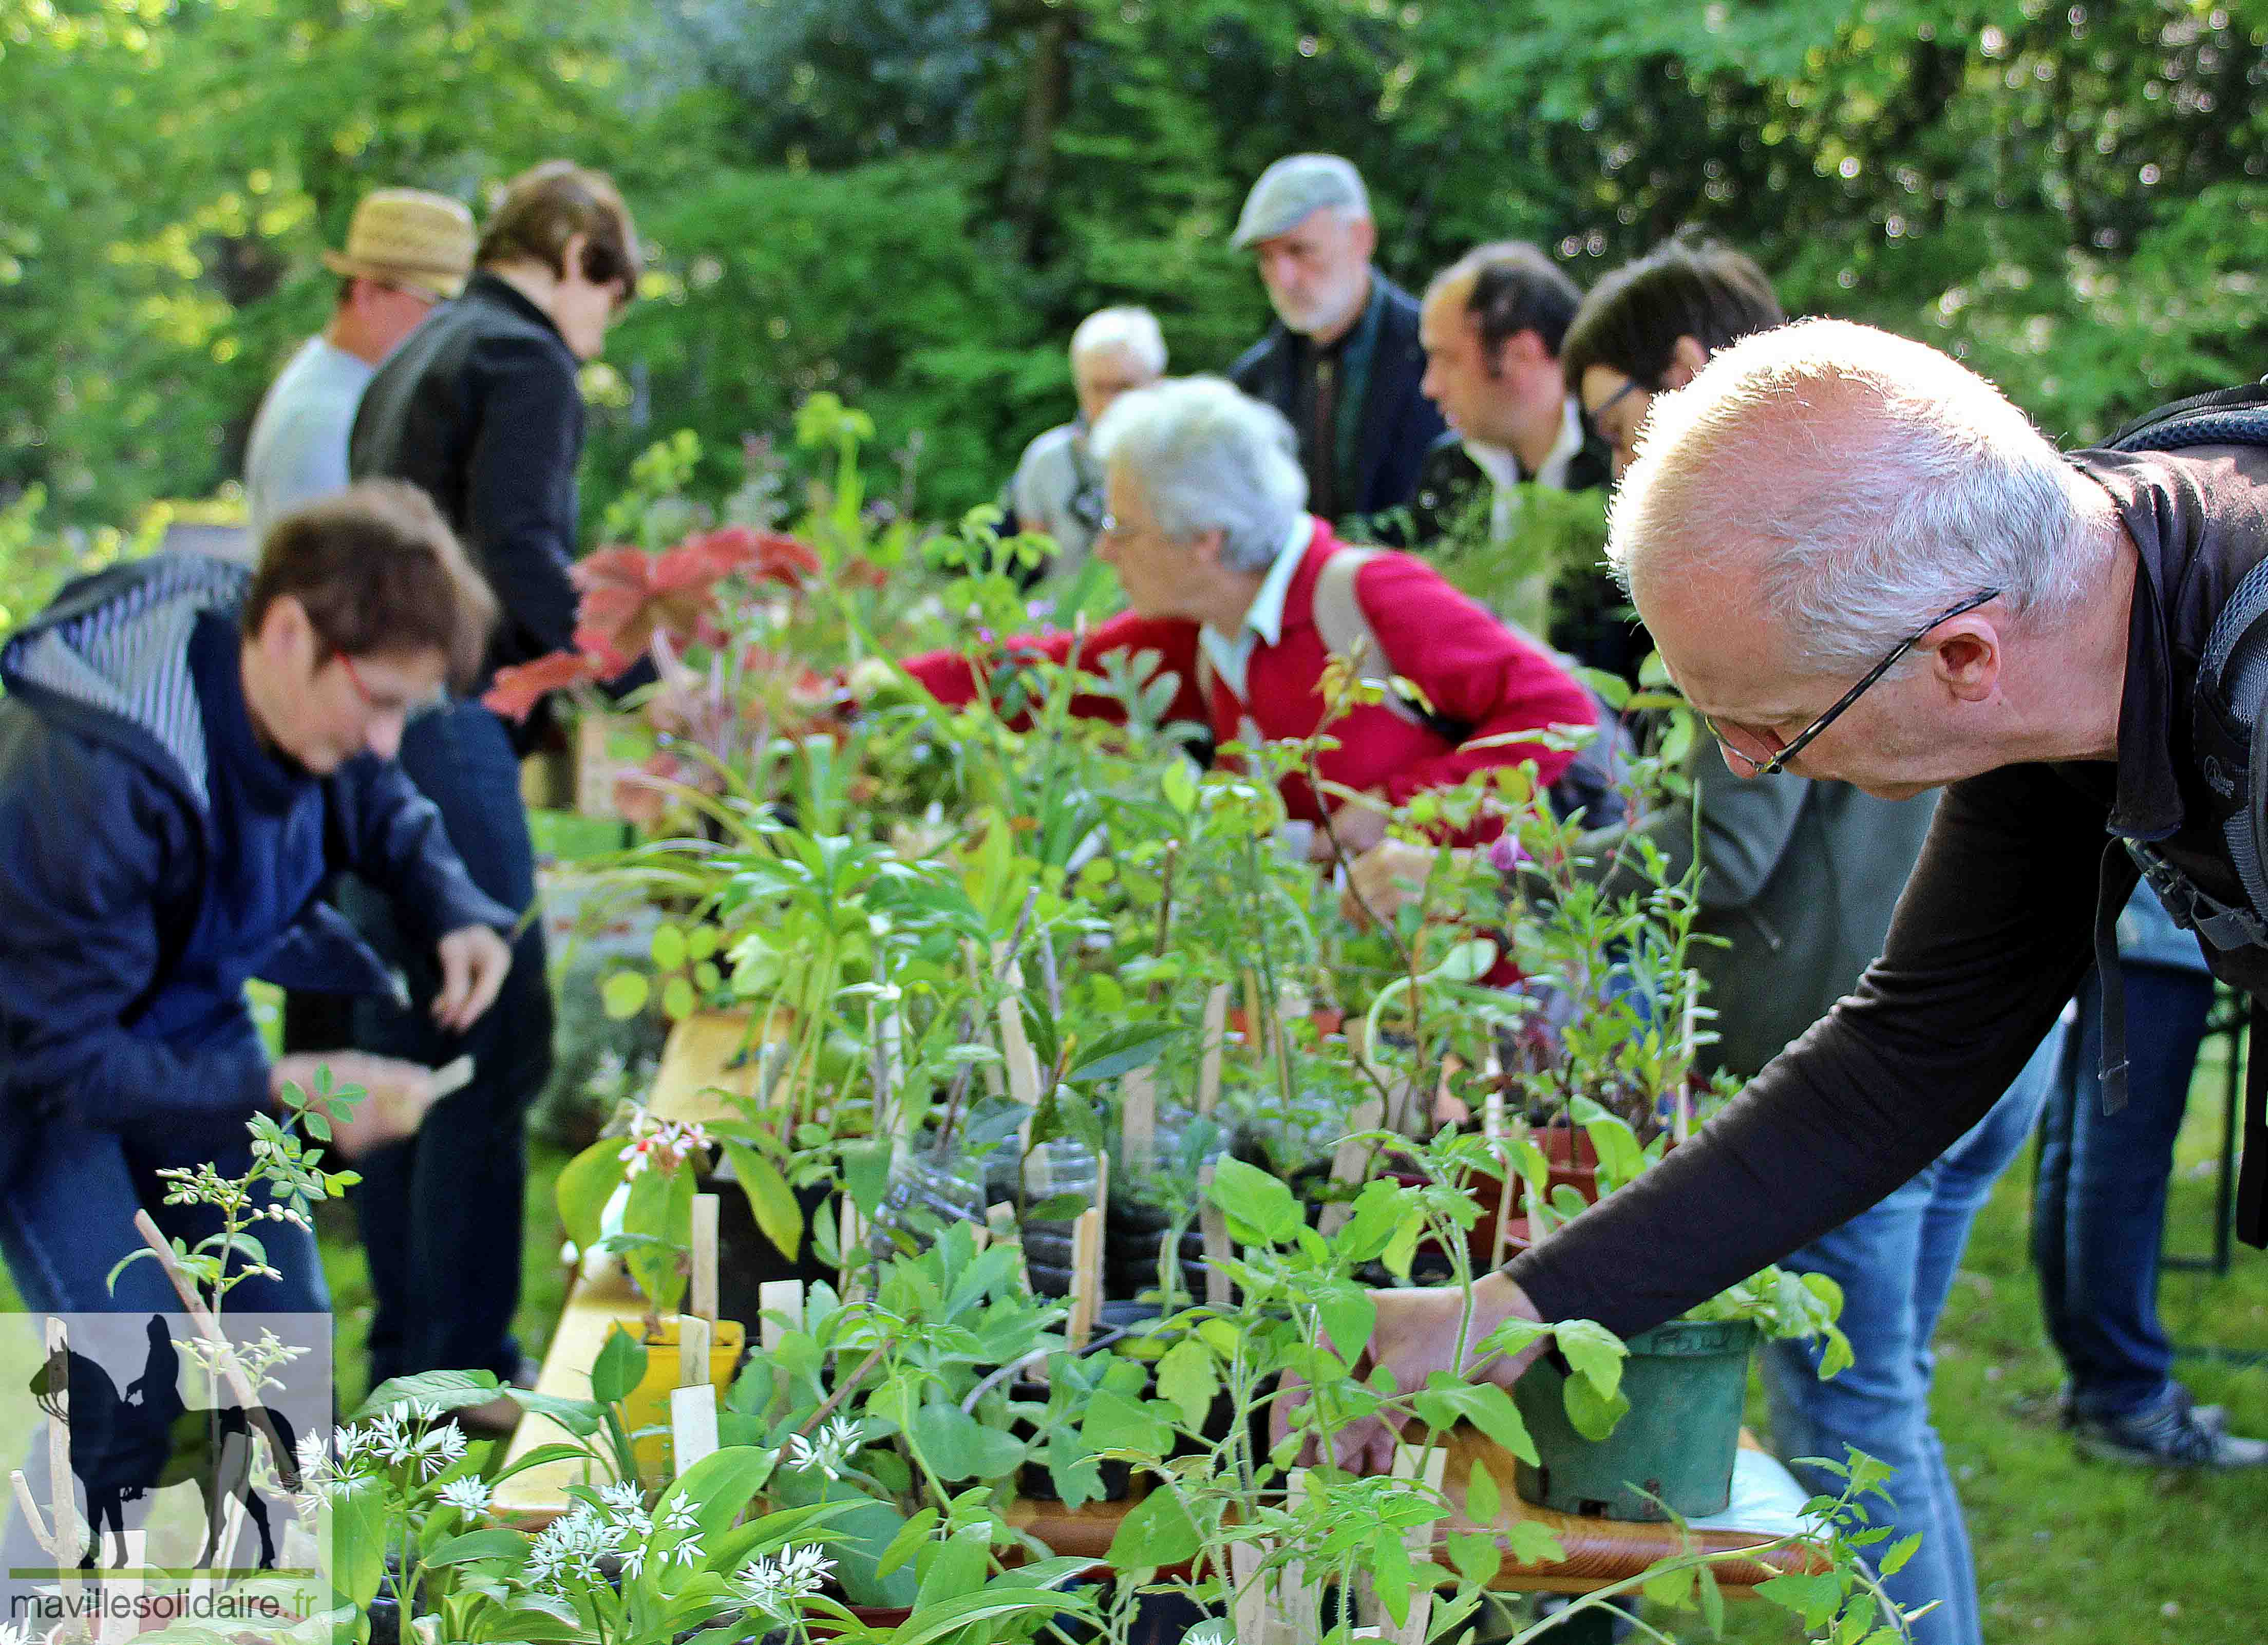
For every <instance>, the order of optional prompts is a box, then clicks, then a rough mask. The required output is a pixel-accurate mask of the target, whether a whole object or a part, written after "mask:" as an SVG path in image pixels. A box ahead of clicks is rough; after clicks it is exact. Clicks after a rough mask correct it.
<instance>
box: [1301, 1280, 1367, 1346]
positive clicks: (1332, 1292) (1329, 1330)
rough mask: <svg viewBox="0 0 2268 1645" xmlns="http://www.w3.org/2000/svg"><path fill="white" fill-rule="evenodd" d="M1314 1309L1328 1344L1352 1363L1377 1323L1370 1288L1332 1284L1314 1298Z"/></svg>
mask: <svg viewBox="0 0 2268 1645" xmlns="http://www.w3.org/2000/svg"><path fill="white" fill-rule="evenodd" d="M1315 1311H1316V1313H1317V1314H1318V1315H1319V1316H1320V1317H1322V1322H1323V1331H1324V1333H1325V1334H1326V1335H1327V1336H1329V1338H1330V1339H1331V1346H1332V1347H1333V1348H1334V1349H1336V1350H1337V1353H1338V1354H1339V1356H1340V1357H1341V1358H1342V1359H1344V1360H1345V1361H1347V1362H1348V1363H1349V1364H1352V1363H1353V1362H1354V1359H1355V1356H1356V1355H1358V1354H1360V1353H1361V1352H1362V1350H1363V1347H1364V1346H1365V1345H1366V1344H1367V1343H1368V1342H1369V1341H1370V1333H1371V1329H1372V1327H1373V1326H1374V1325H1376V1324H1378V1304H1377V1303H1375V1302H1372V1301H1371V1300H1370V1292H1369V1291H1368V1290H1367V1289H1366V1287H1362V1286H1359V1285H1335V1286H1333V1287H1331V1288H1330V1289H1329V1291H1328V1292H1326V1293H1325V1294H1324V1295H1322V1296H1321V1297H1319V1298H1317V1299H1316V1303H1315Z"/></svg>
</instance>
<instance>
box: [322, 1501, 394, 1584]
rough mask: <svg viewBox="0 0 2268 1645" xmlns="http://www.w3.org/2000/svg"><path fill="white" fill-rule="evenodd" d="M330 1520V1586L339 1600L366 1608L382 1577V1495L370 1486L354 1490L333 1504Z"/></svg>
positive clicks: (385, 1526)
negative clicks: (336, 1592) (337, 1593)
mask: <svg viewBox="0 0 2268 1645" xmlns="http://www.w3.org/2000/svg"><path fill="white" fill-rule="evenodd" d="M330 1516H331V1527H330V1528H331V1551H330V1560H331V1586H332V1587H334V1588H335V1589H336V1590H338V1592H339V1597H341V1598H342V1599H349V1600H351V1601H353V1602H354V1604H357V1606H367V1605H368V1604H370V1602H371V1601H372V1599H374V1598H376V1597H378V1585H379V1582H382V1581H383V1580H384V1579H385V1576H386V1546H387V1537H388V1534H389V1532H390V1531H391V1521H390V1520H389V1519H388V1517H387V1511H386V1493H385V1492H384V1491H383V1490H382V1489H380V1488H379V1486H377V1485H376V1484H373V1483H368V1482H365V1483H364V1484H362V1485H359V1486H356V1487H355V1488H353V1489H352V1490H350V1491H347V1492H345V1493H343V1494H341V1495H340V1496H338V1497H336V1498H335V1499H334V1500H333V1501H332V1503H331V1509H330Z"/></svg>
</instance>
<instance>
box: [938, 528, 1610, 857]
mask: <svg viewBox="0 0 2268 1645" xmlns="http://www.w3.org/2000/svg"><path fill="white" fill-rule="evenodd" d="M1341 546H1342V545H1341V544H1340V542H1339V541H1338V539H1337V537H1335V536H1334V535H1332V534H1331V530H1330V527H1329V526H1327V525H1325V524H1323V523H1322V521H1320V520H1318V521H1317V522H1316V523H1315V531H1314V537H1313V539H1312V540H1311V541H1310V542H1309V543H1308V545H1307V554H1306V556H1305V557H1303V558H1302V559H1301V561H1300V569H1299V571H1298V572H1295V573H1294V574H1293V576H1292V582H1291V586H1290V587H1289V588H1288V589H1287V590H1286V591H1285V597H1284V625H1283V630H1282V633H1281V637H1280V638H1278V641H1277V643H1276V644H1275V645H1256V646H1255V647H1254V649H1253V653H1252V657H1251V660H1250V662H1249V664H1248V667H1247V668H1246V670H1245V684H1246V687H1247V690H1248V692H1249V697H1248V700H1240V699H1239V698H1238V697H1237V696H1236V695H1235V693H1234V692H1233V691H1231V690H1229V688H1228V685H1227V682H1226V681H1224V680H1222V679H1221V678H1220V676H1219V674H1218V672H1216V671H1212V670H1208V671H1207V673H1208V675H1209V676H1210V678H1211V683H1212V690H1211V700H1210V701H1206V700H1204V699H1203V698H1201V697H1200V695H1199V692H1198V689H1197V657H1198V645H1197V633H1198V625H1197V623H1193V622H1190V621H1189V620H1188V619H1186V618H1167V619H1150V618H1145V617H1141V616H1136V615H1135V614H1134V613H1133V612H1130V611H1129V612H1125V613H1123V614H1122V615H1120V616H1116V617H1113V618H1111V619H1110V621H1108V623H1103V624H1102V625H1101V627H1100V628H1097V629H1095V630H1094V631H1091V632H1090V633H1089V634H1088V635H1087V637H1086V644H1085V645H1084V646H1083V647H1082V648H1081V651H1080V657H1081V660H1082V661H1086V660H1099V659H1101V658H1102V657H1105V656H1108V654H1109V653H1113V652H1136V651H1145V650H1147V651H1155V652H1157V653H1159V654H1160V659H1161V660H1160V665H1159V666H1160V668H1161V669H1162V670H1165V671H1167V672H1170V673H1173V674H1175V675H1178V676H1180V681H1181V689H1180V690H1179V691H1178V692H1177V693H1176V695H1175V698H1174V703H1173V706H1172V708H1171V709H1170V710H1169V711H1168V712H1167V718H1169V719H1191V720H1197V721H1199V722H1201V723H1204V724H1206V725H1209V726H1211V728H1212V734H1213V737H1214V739H1215V740H1216V741H1219V742H1228V741H1236V740H1239V739H1248V733H1247V732H1246V730H1245V728H1244V725H1243V722H1244V720H1245V719H1246V718H1247V717H1249V718H1250V719H1251V720H1252V722H1253V725H1254V727H1256V728H1257V730H1258V731H1259V734H1260V735H1261V737H1262V738H1263V739H1268V740H1271V741H1272V740H1275V739H1278V738H1285V737H1306V736H1307V735H1309V734H1312V733H1313V732H1314V729H1315V727H1316V726H1317V724H1318V723H1319V722H1320V721H1321V720H1322V717H1323V700H1322V694H1321V692H1320V691H1319V690H1317V686H1318V683H1319V682H1321V680H1322V674H1323V667H1324V665H1325V664H1326V663H1327V662H1328V661H1329V653H1328V652H1327V651H1326V650H1325V648H1324V645H1323V641H1322V635H1321V634H1320V633H1318V632H1317V631H1316V628H1315V617H1314V604H1315V599H1314V594H1315V579H1316V576H1317V575H1318V573H1320V572H1322V566H1323V562H1324V561H1325V560H1327V559H1329V557H1331V556H1332V555H1333V554H1334V553H1336V552H1337V550H1338V549H1339V548H1340V547H1341ZM1355 597H1356V598H1357V599H1358V600H1359V601H1360V602H1361V604H1362V609H1363V615H1364V616H1366V617H1368V618H1369V619H1370V626H1371V629H1372V631H1373V632H1374V633H1375V634H1376V635H1377V636H1378V644H1379V647H1380V649H1381V650H1382V651H1383V652H1384V653H1386V660H1387V661H1388V663H1389V664H1390V665H1391V666H1392V668H1393V669H1394V672H1395V673H1396V674H1398V675H1403V677H1404V678H1406V679H1409V680H1410V681H1412V682H1415V683H1416V684H1417V685H1418V688H1419V689H1420V690H1423V691H1424V692H1425V696H1426V698H1427V700H1428V701H1430V702H1431V703H1432V705H1433V707H1434V708H1435V710H1436V711H1438V712H1439V713H1440V715H1441V717H1442V718H1444V719H1450V720H1454V721H1456V722H1458V723H1460V724H1462V725H1466V726H1469V727H1471V728H1472V729H1471V730H1470V732H1469V734H1468V737H1469V741H1468V742H1467V743H1466V744H1465V745H1463V746H1458V745H1454V744H1452V743H1450V742H1449V741H1447V739H1446V738H1443V737H1440V736H1438V735H1436V734H1434V733H1433V732H1432V731H1431V730H1428V729H1427V728H1426V727H1423V726H1414V725H1411V724H1410V722H1409V721H1408V720H1405V719H1403V718H1402V717H1401V716H1400V715H1398V714H1396V713H1395V712H1393V711H1392V710H1391V709H1388V708H1386V707H1384V706H1366V707H1361V708H1357V709H1355V710H1353V711H1352V712H1350V713H1348V714H1346V715H1345V716H1344V717H1343V718H1342V719H1339V720H1337V722H1335V723H1334V724H1333V725H1332V726H1331V727H1330V734H1331V735H1332V736H1334V737H1336V738H1337V739H1338V744H1339V746H1338V747H1337V748H1336V749H1326V750H1325V751H1324V752H1323V754H1322V756H1321V757H1320V758H1319V760H1318V761H1317V765H1318V767H1319V769H1320V770H1321V771H1322V775H1323V777H1324V778H1325V779H1326V780H1327V781H1329V782H1335V783H1340V784H1344V786H1346V787H1348V788H1351V789H1355V790H1357V791H1363V790H1368V789H1373V788H1375V789H1378V790H1380V791H1381V792H1382V793H1384V794H1385V795H1386V797H1387V798H1388V800H1392V801H1393V802H1394V803H1395V804H1396V805H1400V804H1402V803H1403V801H1405V800H1408V799H1409V798H1410V796H1411V795H1412V794H1415V793H1419V792H1421V791H1422V790H1425V789H1427V788H1446V787H1450V786H1454V785H1455V784H1457V783H1460V782H1462V781H1463V780H1464V779H1465V778H1467V777H1469V776H1470V775H1471V774H1472V773H1473V772H1475V771H1484V770H1486V769H1487V768H1488V767H1490V766H1492V765H1517V764H1519V763H1521V761H1523V760H1534V761H1535V766H1536V771H1537V774H1538V776H1539V778H1540V779H1541V780H1542V782H1543V783H1544V784H1546V785H1549V784H1550V783H1551V782H1553V781H1555V780H1557V778H1558V776H1559V774H1560V772H1562V771H1565V769H1566V767H1567V764H1568V763H1569V762H1570V761H1571V760H1572V759H1573V758H1574V756H1573V754H1572V752H1569V751H1566V750H1562V749H1546V748H1544V747H1543V746H1541V745H1540V744H1537V743H1534V742H1507V743H1502V744H1499V745H1497V746H1494V747H1490V748H1474V747H1472V746H1470V745H1471V743H1472V742H1476V741H1483V740H1484V739H1487V738H1491V737H1497V736H1502V735H1505V734H1508V733H1509V734H1519V733H1522V732H1535V731H1539V730H1541V729H1543V728H1544V727H1550V726H1558V725H1573V726H1587V725H1589V724H1591V723H1592V720H1593V716H1594V711H1593V708H1592V704H1591V699H1590V696H1589V694H1588V693H1587V691H1586V690H1584V689H1583V687H1582V686H1581V684H1580V683H1579V682H1577V681H1576V680H1575V678H1574V677H1573V676H1572V675H1570V674H1568V672H1567V671H1566V670H1565V668H1561V667H1560V665H1559V664H1558V662H1557V660H1554V659H1553V658H1552V657H1551V656H1550V655H1549V654H1548V653H1545V652H1544V651H1543V650H1542V649H1541V648H1539V647H1538V646H1536V645H1534V644H1532V643H1530V642H1529V641H1528V640H1525V639H1522V638H1521V637H1520V636H1518V635H1516V634H1514V633H1513V631H1511V630H1509V629H1507V628H1506V627H1505V625H1504V624H1503V623H1499V622H1498V621H1497V620H1496V618H1494V617H1493V616H1490V615H1489V614H1488V613H1487V612H1486V611H1484V610H1483V609H1481V608H1480V607H1479V606H1477V605H1476V604H1474V603H1473V601H1470V600H1468V599H1466V598H1465V596H1464V595H1462V594H1459V593H1458V592H1457V591H1456V590H1455V589H1454V588H1452V587H1450V586H1449V585H1448V584H1447V583H1446V582H1444V581H1442V580H1441V578H1440V574H1439V573H1438V572H1435V571H1434V570H1433V568H1432V566H1430V565H1428V564H1425V561H1423V560H1420V559H1416V558H1413V557H1411V556H1410V555H1407V554H1380V555H1378V556H1377V557H1375V558H1373V559H1372V560H1371V561H1370V562H1369V564H1366V565H1365V566H1364V567H1363V568H1362V570H1361V571H1360V572H1359V573H1358V574H1357V575H1356V578H1355ZM1071 643H1072V637H1071V635H1069V634H1062V633H1056V634H1048V635H1044V636H1042V637H1039V638H1032V639H1019V640H1015V641H1012V642H1010V644H1011V647H1012V648H1013V649H1014V650H1019V651H1025V652H1030V653H1041V654H1043V655H1045V656H1047V657H1049V658H1050V659H1052V660H1055V661H1057V662H1063V661H1064V660H1066V659H1067V658H1068V657H1069V656H1070V653H1071ZM906 670H907V672H908V673H909V674H911V675H913V676H914V678H915V679H917V680H918V681H920V682H921V683H922V684H923V685H924V687H926V688H927V689H928V690H929V691H930V692H931V693H932V695H933V696H935V697H937V698H938V700H939V701H940V702H943V703H946V704H955V705H958V704H962V703H967V702H969V701H972V700H974V698H975V697H976V695H977V692H978V690H979V685H980V679H981V677H982V676H980V675H979V674H978V673H977V671H976V668H975V667H974V666H973V665H972V664H971V663H970V661H969V660H968V659H967V658H966V657H963V656H961V655H959V654H957V653H952V652H932V653H927V654H926V655H924V656H920V657H916V658H914V659H912V660H910V661H909V662H908V663H907V664H906ZM1073 707H1074V709H1075V711H1076V712H1080V713H1086V714H1107V713H1111V712H1116V704H1113V703H1112V702H1111V701H1110V700H1109V699H1108V698H1107V697H1080V698H1079V699H1078V700H1077V701H1076V702H1075V703H1074V704H1073ZM1283 794H1284V803H1285V808H1287V809H1288V810H1289V811H1290V813H1291V815H1292V816H1294V817H1296V818H1300V819H1301V820H1304V821H1306V822H1321V821H1322V808H1321V807H1320V806H1319V804H1318V803H1317V799H1316V795H1315V793H1314V790H1313V789H1312V788H1311V786H1309V785H1308V783H1307V780H1306V779H1305V778H1300V777H1297V776H1293V777H1287V778H1285V780H1284V784H1283ZM1498 831H1499V828H1498V827H1497V826H1496V825H1488V826H1484V827H1483V828H1480V829H1477V830H1473V831H1472V832H1471V833H1469V834H1468V835H1465V836H1461V837H1459V838H1458V839H1457V840H1456V841H1455V842H1454V843H1456V844H1461V845H1465V844H1474V843H1477V842H1479V841H1483V840H1485V839H1488V838H1490V837H1493V836H1494V835H1495V834H1496V833H1497V832H1498Z"/></svg>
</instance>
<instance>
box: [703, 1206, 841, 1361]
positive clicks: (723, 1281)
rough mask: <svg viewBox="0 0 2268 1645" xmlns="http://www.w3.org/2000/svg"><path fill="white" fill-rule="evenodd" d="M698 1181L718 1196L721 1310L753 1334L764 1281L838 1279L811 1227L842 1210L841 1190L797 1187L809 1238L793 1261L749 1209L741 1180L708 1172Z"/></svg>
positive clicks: (719, 1309)
mask: <svg viewBox="0 0 2268 1645" xmlns="http://www.w3.org/2000/svg"><path fill="white" fill-rule="evenodd" d="M697 1186H698V1188H699V1190H700V1191H701V1192H703V1193H704V1194H715V1195H716V1196H717V1198H718V1206H717V1311H718V1314H720V1315H722V1316H723V1317H725V1318H726V1319H737V1320H740V1322H741V1323H742V1324H746V1325H747V1326H748V1327H749V1332H748V1334H749V1335H750V1337H752V1338H753V1337H754V1336H755V1321H756V1317H757V1315H758V1314H759V1313H761V1312H762V1305H761V1302H760V1301H759V1297H760V1295H761V1294H760V1292H759V1290H758V1287H761V1286H762V1285H764V1284H766V1283H768V1282H770V1281H771V1280H801V1281H802V1282H803V1283H804V1284H805V1285H807V1286H808V1285H813V1284H816V1283H817V1282H818V1281H820V1280H828V1281H830V1282H831V1281H832V1280H834V1278H835V1270H834V1269H832V1268H830V1267H828V1265H826V1264H824V1263H822V1262H821V1261H820V1260H819V1259H818V1258H816V1257H815V1256H814V1254H813V1252H812V1248H811V1230H812V1229H813V1228H817V1227H818V1226H819V1225H820V1222H821V1220H822V1219H824V1218H828V1217H834V1216H837V1215H839V1214H840V1213H839V1211H838V1210H837V1206H836V1192H835V1191H834V1190H832V1189H830V1188H828V1186H827V1185H826V1184H823V1183H814V1184H812V1185H811V1186H810V1187H807V1188H799V1189H797V1190H796V1191H795V1202H796V1204H797V1205H799V1206H802V1207H803V1226H804V1240H803V1247H802V1249H801V1250H799V1252H798V1253H797V1255H796V1258H795V1260H794V1261H792V1262H791V1261H790V1260H789V1259H788V1256H787V1253H786V1252H785V1251H784V1250H781V1249H780V1248H779V1247H778V1246H777V1245H775V1244H773V1243H772V1242H771V1240H770V1237H769V1236H767V1235H766V1234H765V1233H764V1231H763V1230H762V1228H758V1227H757V1226H756V1216H755V1212H753V1211H751V1210H749V1209H748V1197H747V1194H745V1193H743V1192H742V1191H741V1190H740V1184H738V1183H736V1182H730V1181H725V1180H722V1179H720V1178H718V1177H703V1178H702V1179H701V1180H700V1182H699V1184H697Z"/></svg>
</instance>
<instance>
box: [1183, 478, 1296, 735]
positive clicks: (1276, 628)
mask: <svg viewBox="0 0 2268 1645" xmlns="http://www.w3.org/2000/svg"><path fill="white" fill-rule="evenodd" d="M1314 539H1315V518H1314V515H1312V514H1302V515H1300V518H1299V519H1298V520H1295V521H1293V522H1292V529H1291V530H1290V531H1289V532H1288V533H1286V534H1285V538H1284V546H1283V547H1282V548H1280V549H1278V550H1276V560H1275V563H1274V564H1271V565H1270V566H1269V568H1268V575H1267V576H1266V577H1265V578H1263V579H1262V580H1261V584H1260V592H1259V593H1258V594H1255V595H1253V596H1252V603H1251V604H1250V605H1249V606H1247V607H1246V608H1245V611H1244V622H1243V624H1242V625H1241V627H1240V628H1238V630H1237V631H1236V638H1233V639H1230V638H1226V637H1225V636H1223V635H1222V634H1221V633H1219V631H1217V630H1215V629H1214V627H1213V626H1212V624H1211V623H1206V624H1205V625H1204V628H1202V629H1200V630H1198V631H1197V643H1198V644H1199V645H1203V646H1204V649H1205V655H1206V657H1208V658H1209V659H1211V662H1212V667H1213V672H1214V673H1215V674H1217V675H1219V676H1220V679H1221V682H1222V683H1223V684H1225V685H1226V686H1227V687H1228V689H1229V690H1232V691H1233V692H1234V693H1235V694H1236V700H1237V701H1239V702H1240V703H1241V702H1243V701H1244V700H1245V676H1246V672H1247V670H1248V668H1250V666H1251V663H1252V653H1253V652H1254V651H1255V650H1256V649H1257V648H1258V647H1260V646H1262V645H1274V644H1276V642H1277V641H1278V640H1280V639H1282V638H1284V600H1285V595H1287V594H1290V593H1291V591H1292V578H1293V577H1295V576H1297V575H1298V574H1299V571H1300V561H1301V560H1302V559H1303V558H1305V557H1306V556H1307V545H1308V544H1309V543H1311V542H1314Z"/></svg>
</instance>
